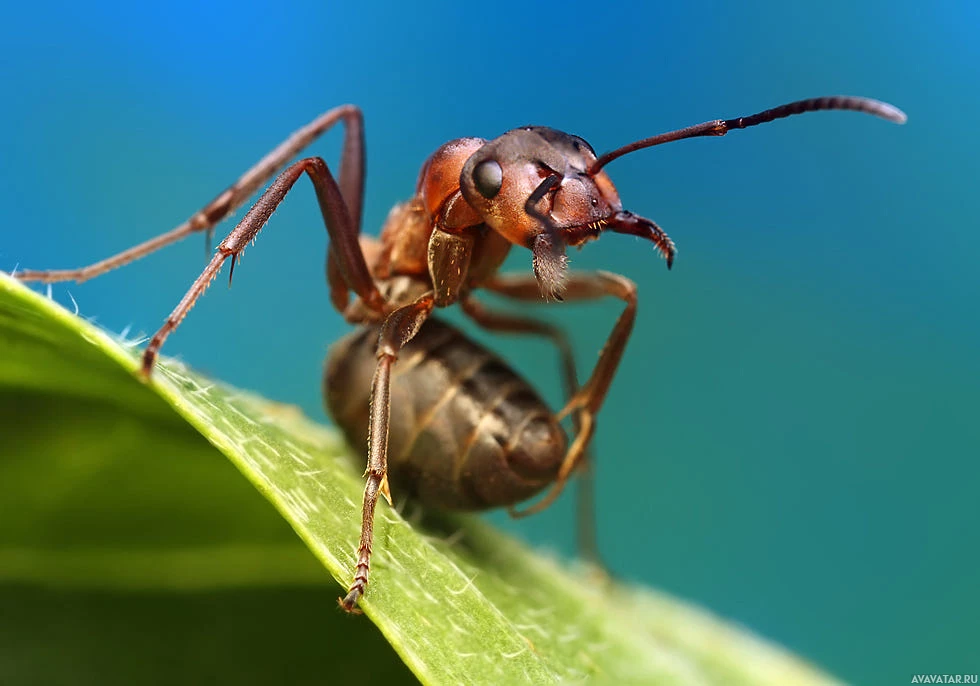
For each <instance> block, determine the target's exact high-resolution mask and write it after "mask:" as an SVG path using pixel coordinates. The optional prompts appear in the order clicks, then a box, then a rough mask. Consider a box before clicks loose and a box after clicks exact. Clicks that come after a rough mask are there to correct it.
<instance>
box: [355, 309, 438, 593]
mask: <svg viewBox="0 0 980 686" xmlns="http://www.w3.org/2000/svg"><path fill="white" fill-rule="evenodd" d="M434 306H435V299H434V297H433V294H432V293H431V292H429V293H426V294H425V295H423V296H422V297H420V298H419V299H418V300H416V301H415V302H413V303H412V304H410V305H405V306H404V307H400V308H398V309H397V310H395V311H394V312H392V313H391V314H390V315H388V317H387V318H386V319H385V322H384V324H383V325H382V326H381V333H380V334H379V336H378V365H377V367H375V370H374V380H373V381H372V383H371V409H370V412H371V416H370V419H369V424H368V460H367V469H366V470H365V471H364V475H365V476H366V477H367V483H366V484H365V485H364V503H363V506H362V510H361V540H360V543H359V544H358V547H357V565H356V567H355V568H354V580H353V581H352V582H351V585H350V588H348V589H347V595H346V596H344V597H343V598H340V599H338V600H339V602H340V606H341V607H342V608H344V610H346V611H347V612H356V611H357V610H356V608H357V600H358V598H360V597H361V596H362V595H364V589H365V588H367V583H368V574H369V572H370V569H371V547H372V545H373V543H374V509H375V506H376V505H377V504H378V493H381V494H382V495H384V497H385V500H387V501H388V504H389V505H390V504H391V494H390V493H389V491H388V420H389V415H390V412H391V368H392V366H393V365H394V364H395V361H396V360H397V359H398V353H399V351H400V350H401V349H402V348H403V347H404V346H405V345H406V344H407V343H408V342H409V341H410V340H412V339H413V338H415V335H416V334H417V333H418V332H419V329H421V328H422V325H423V324H424V323H425V320H426V319H428V318H429V315H430V314H431V313H432V308H433V307H434Z"/></svg>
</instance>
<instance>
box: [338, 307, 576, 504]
mask: <svg viewBox="0 0 980 686" xmlns="http://www.w3.org/2000/svg"><path fill="white" fill-rule="evenodd" d="M377 345H378V327H367V326H366V327H362V328H360V329H358V330H357V331H355V332H353V333H352V334H350V335H348V336H346V337H344V338H343V339H341V340H340V341H338V342H337V343H336V344H335V345H334V346H332V347H331V349H330V353H329V354H328V356H327V362H326V370H325V375H324V398H325V399H326V403H327V407H328V410H329V411H330V414H331V415H332V416H333V418H334V420H335V421H336V422H337V424H338V426H340V428H341V429H342V430H343V432H344V434H345V436H346V437H347V440H348V443H349V444H350V445H352V446H354V447H355V448H357V447H359V446H363V445H366V444H367V438H368V411H369V403H370V397H371V386H372V383H371V380H372V376H373V375H374V372H375V367H376V366H377ZM388 436H389V440H388V482H389V484H390V489H391V493H392V496H393V498H395V499H396V501H400V500H402V499H404V498H406V497H407V498H411V499H414V500H417V501H419V502H420V503H423V504H425V505H428V506H432V507H437V508H441V509H450V510H480V509H487V508H493V507H502V506H508V505H514V504H516V503H519V502H521V501H522V500H525V499H527V498H530V497H531V496H533V495H535V494H536V493H538V492H539V491H541V490H542V489H543V488H544V487H545V486H547V485H548V484H550V483H552V482H553V481H554V480H555V477H556V476H557V474H558V468H559V466H560V465H561V462H562V460H563V458H564V456H565V452H566V447H567V441H568V439H567V437H566V435H565V431H564V429H562V427H561V425H560V424H559V423H558V422H557V421H556V419H555V416H554V413H553V412H552V411H551V409H550V408H549V407H548V406H547V405H546V404H545V402H544V401H543V400H542V399H541V397H540V396H539V395H538V393H537V391H535V390H534V388H533V387H532V386H531V385H530V384H529V383H528V382H527V381H525V380H524V379H523V378H522V377H521V376H520V375H518V374H517V372H515V371H514V370H513V369H512V368H511V367H509V366H508V365H507V364H506V363H505V362H503V361H502V360H501V359H500V358H499V357H497V356H496V355H494V354H493V353H491V352H490V351H488V350H486V349H485V348H483V347H482V346H480V345H478V344H477V343H475V342H473V341H471V340H470V339H469V338H467V337H466V336H465V335H463V333H462V332H460V331H458V330H457V329H455V328H453V327H451V326H449V325H448V324H445V323H443V322H440V321H438V320H435V319H430V320H429V321H427V322H426V323H425V325H424V326H423V327H422V329H421V331H419V333H418V334H417V335H416V336H415V338H414V339H412V340H411V341H410V342H409V343H408V344H407V345H405V347H404V348H402V350H401V352H400V353H399V357H398V362H397V363H396V364H395V365H394V367H393V369H392V377H391V417H390V425H389V434H388ZM358 459H359V460H360V459H361V458H360V451H359V452H358Z"/></svg>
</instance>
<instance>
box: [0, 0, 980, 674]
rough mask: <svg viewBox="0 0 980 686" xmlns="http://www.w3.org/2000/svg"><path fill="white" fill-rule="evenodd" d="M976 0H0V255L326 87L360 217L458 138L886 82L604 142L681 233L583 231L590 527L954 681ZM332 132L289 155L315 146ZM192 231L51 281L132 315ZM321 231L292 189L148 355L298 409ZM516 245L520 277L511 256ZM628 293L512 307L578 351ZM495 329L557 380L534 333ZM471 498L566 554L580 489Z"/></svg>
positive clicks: (221, 165)
mask: <svg viewBox="0 0 980 686" xmlns="http://www.w3.org/2000/svg"><path fill="white" fill-rule="evenodd" d="M978 8H980V6H978V5H977V4H976V3H971V2H960V3H952V2H948V3H942V2H939V3H912V2H908V1H905V0H902V1H899V2H888V3H885V2H866V3H848V2H824V3H820V4H819V5H802V4H797V3H777V2H764V3H755V4H751V3H750V4H737V5H732V4H730V3H713V2H707V3H696V4H690V5H685V6H680V5H677V6H675V5H674V4H671V5H669V6H668V5H662V6H661V5H652V4H651V5H643V6H640V5H637V6H636V7H628V6H624V7H617V6H615V5H613V4H611V3H607V4H605V5H603V6H596V5H594V4H592V3H574V2H570V3H563V4H553V3H552V4H547V5H542V6H540V7H530V6H528V7H519V6H516V5H514V6H509V5H506V4H503V3H492V4H485V3H484V4H474V5H468V6H463V5H460V4H458V3H450V4H445V5H434V4H433V5H427V6H426V8H425V9H420V8H415V7H411V6H407V5H386V4H374V3H357V4H356V5H354V6H349V7H342V8H341V7H336V6H335V4H334V3H306V4H304V5H300V4H294V5H293V6H292V7H291V8H289V9H288V10H286V9H282V8H280V7H278V6H275V5H272V4H269V5H250V4H242V3H235V4H230V3H229V4H227V5H222V4H212V5H210V6H209V7H206V8H205V7H198V6H197V4H194V3H187V4H183V3H171V4H168V5H166V6H163V5H160V6H150V7H136V6H135V3H134V4H132V5H130V4H119V5H113V4H100V5H96V6H83V5H82V4H74V5H60V4H57V3H45V2H35V3H31V4H29V5H17V6H16V7H15V6H13V5H12V4H11V3H8V5H7V6H6V7H5V8H4V19H3V21H2V22H0V90H2V93H3V103H4V104H3V106H2V107H0V151H2V152H0V187H2V190H0V199H2V204H3V208H4V218H3V220H2V222H0V268H2V269H11V268H13V267H14V266H15V265H18V264H19V265H20V266H21V267H29V268H45V267H72V266H78V265H80V264H82V263H88V262H91V261H94V260H95V259H98V258H101V257H103V256H106V255H108V254H110V253H112V252H115V251H117V250H119V249H121V248H124V247H127V246H129V245H131V244H134V243H136V242H138V241H140V240H142V239H144V238H147V237H149V236H152V235H154V234H155V233H158V232H161V231H163V230H166V229H168V228H170V227H171V226H173V225H175V224H177V223H178V222H179V221H181V220H183V219H184V218H186V217H187V216H189V215H190V214H191V213H193V212H194V211H195V210H196V209H198V208H199V207H200V206H201V205H202V204H203V203H204V202H206V201H207V200H209V199H210V198H212V197H213V196H214V195H216V194H217V193H218V192H219V191H220V190H221V189H222V188H224V187H225V186H226V185H227V184H228V183H229V182H231V181H232V180H233V179H234V178H236V177H237V175H239V174H240V173H241V172H243V171H244V170H245V169H247V168H248V166H250V165H251V164H252V163H253V162H254V161H256V160H257V159H258V158H259V157H260V156H261V155H262V154H264V153H265V152H266V151H267V150H268V149H269V148H271V147H272V146H273V145H275V144H276V143H278V142H279V141H280V140H281V139H282V138H284V137H285V136H286V134H288V133H289V132H290V131H291V130H293V129H294V128H296V127H297V126H299V125H300V124H302V123H305V122H306V121H308V120H309V119H311V118H312V117H313V116H314V115H315V114H316V113H318V112H320V111H323V110H325V109H327V108H329V107H332V106H334V105H336V104H340V103H343V102H354V103H357V104H358V105H360V106H361V107H362V108H363V109H364V112H365V117H366V126H367V135H368V190H367V203H366V211H365V230H366V231H367V232H369V233H373V232H375V231H376V230H377V228H378V227H379V226H380V223H381V222H382V221H383V219H384V217H385V215H386V213H387V211H388V209H389V208H390V207H391V205H392V204H394V203H395V202H397V201H399V200H401V199H405V198H407V197H408V196H409V195H410V194H411V192H412V188H413V184H414V181H415V177H416V174H417V171H418V168H419V166H420V165H421V164H422V162H423V161H424V159H425V158H426V156H427V155H428V154H429V153H431V152H432V150H434V149H435V148H436V147H437V146H438V145H439V144H441V143H443V142H445V141H446V140H449V139H451V138H455V137H459V136H467V135H477V136H484V137H493V136H495V135H497V134H499V133H500V132H502V131H504V130H506V129H508V128H512V127H514V126H518V125H522V124H526V123H537V124H545V125H549V126H553V127H556V128H560V129H564V130H567V131H569V132H572V133H576V134H579V135H582V136H583V137H585V138H586V139H587V140H588V141H590V142H591V143H592V144H593V146H594V147H596V148H597V149H598V150H600V151H602V150H607V149H610V148H612V147H616V146H619V145H621V144H623V143H626V142H628V141H631V140H634V139H637V138H642V137H646V136H649V135H652V134H654V133H659V132H661V131H663V130H667V129H672V128H677V127H680V126H685V125H688V124H693V123H696V122H700V121H703V120H706V119H712V118H715V117H734V116H739V115H745V114H749V113H752V112H755V111H758V110H760V109H764V108H766V107H769V106H773V105H776V104H779V103H782V102H786V101H790V100H794V99H798V98H801V97H808V96H814V95H824V94H832V93H838V92H840V93H850V94H858V95H868V96H873V97H878V98H881V99H884V100H888V101H890V102H893V103H895V104H896V105H898V106H900V107H902V108H903V109H904V110H905V111H906V112H907V113H908V114H909V123H908V124H907V125H905V126H904V127H896V126H894V125H891V124H888V123H885V122H882V121H877V120H874V119H872V118H870V117H862V116H858V115H854V114H848V113H825V114H814V115H807V116H804V117H798V118H794V119H792V120H789V121H784V122H778V123H774V124H771V125H767V126H765V127H761V128H757V129H752V130H749V131H744V132H736V133H734V134H732V135H731V136H729V137H726V138H725V139H720V140H696V141H685V142H680V143H676V144H672V145H669V146H665V147H662V148H658V149H657V150H649V151H644V152H639V153H636V154H633V155H630V156H628V157H625V158H623V159H621V160H618V161H617V162H615V163H613V164H612V165H610V167H609V171H610V174H611V175H612V178H613V179H614V181H615V182H616V183H617V185H618V188H619V190H620V194H621V196H622V198H623V200H624V203H625V204H626V206H627V207H628V208H629V209H631V210H633V211H635V212H637V213H639V214H642V215H645V216H648V217H651V218H653V219H655V220H656V221H657V222H658V223H659V224H660V225H661V226H663V227H664V228H665V229H666V230H667V231H668V232H669V233H670V235H671V236H672V238H673V239H674V240H675V241H676V243H677V244H678V247H679V255H678V257H677V261H676V263H675V266H674V269H673V271H672V272H667V270H666V269H665V268H664V265H663V262H662V261H661V260H660V259H659V258H657V257H656V255H655V254H654V252H653V250H652V247H650V246H649V245H647V244H643V243H640V242H637V241H634V239H632V238H628V237H625V236H608V237H605V238H604V239H603V240H602V241H600V242H598V243H596V244H591V245H589V246H587V248H586V249H585V250H583V251H582V252H581V253H574V254H573V255H572V258H573V266H574V267H576V268H581V269H595V268H604V269H613V270H616V271H619V272H621V273H623V274H626V275H628V276H629V277H631V278H632V279H634V280H635V281H636V282H637V283H638V284H639V287H640V295H641V309H640V314H639V321H638V324H637V327H636V331H635V333H634V337H633V339H632V341H631V344H630V347H629V349H628V351H627V353H626V356H625V358H624V360H623V367H622V369H621V371H620V374H619V377H618V379H617V381H616V383H615V384H614V385H613V388H612V392H611V394H610V396H609V399H608V402H607V403H606V406H605V408H604V409H603V412H602V415H601V417H600V430H599V436H598V440H597V452H598V455H599V460H598V467H597V469H598V476H597V478H598V488H599V493H598V506H599V521H598V526H599V532H600V535H601V539H602V540H601V545H602V552H603V555H604V557H605V558H606V559H607V560H608V562H609V564H610V566H611V567H612V568H613V570H614V571H616V572H617V573H618V574H620V575H621V576H623V577H626V578H629V579H635V580H639V581H642V582H645V583H648V584H651V585H654V586H657V587H660V588H663V589H666V590H668V591H670V592H672V593H675V594H677V595H680V596H683V597H687V598H691V599H694V600H696V601H697V602H699V603H701V604H703V605H705V606H707V607H709V608H711V609H712V610H714V611H716V612H718V613H719V614H721V615H723V616H726V617H730V618H733V619H735V620H737V621H739V622H742V623H744V624H745V625H747V626H749V627H751V628H752V629H753V630H756V631H758V632H759V633H761V634H763V635H765V636H768V637H770V638H773V639H775V640H777V641H779V642H781V643H783V644H785V645H787V646H788V647H790V648H791V649H793V650H795V651H797V652H799V653H801V654H803V655H804V656H806V657H808V658H810V659H812V660H813V661H815V662H817V663H819V664H821V665H823V666H824V667H826V668H827V669H829V670H831V671H832V672H834V673H836V674H838V675H839V676H841V677H842V678H844V679H846V680H849V681H855V682H860V683H904V682H905V680H907V679H909V678H910V675H911V674H912V673H919V672H940V673H976V672H977V671H978V670H980V651H978V649H977V645H978V639H980V584H978V582H977V579H978V564H980V552H978V551H980V534H978V524H980V505H978V497H977V495H978V493H977V488H978V484H980V461H978V459H977V458H978V457H980V420H978V408H980V390H978V379H980V376H978V374H980V360H978V355H977V352H978V350H980V319H978V314H977V312H978V307H977V303H978V301H980V300H978V298H980V285H978V284H980V280H978V278H977V273H976V268H975V264H974V263H975V260H976V256H977V254H978V252H980V237H978V233H977V231H976V226H977V216H978V214H980V200H978V197H980V194H978V193H977V191H976V188H975V186H976V183H977V178H978V174H977V172H978V162H977V154H978V152H980V146H978V142H980V134H978V130H977V126H976V123H975V122H976V120H977V118H978V116H980V90H978V88H977V83H978V77H980V42H978V41H977V39H976V36H977V31H978V28H980V9H978ZM338 143H339V137H338V136H337V135H336V134H335V135H332V136H329V137H328V138H327V139H326V140H324V141H323V142H322V143H319V144H317V145H316V146H315V147H314V148H313V151H314V152H316V153H317V154H322V155H324V156H325V157H326V158H327V159H328V161H330V160H334V159H336V153H337V148H338ZM223 228H224V229H225V230H227V229H228V228H230V225H227V226H224V227H223ZM220 232H221V229H219V234H220ZM202 242H203V241H202V240H201V239H199V238H197V237H195V238H192V239H190V240H188V241H186V242H185V243H184V244H181V245H179V246H175V247H173V248H171V249H169V250H167V251H165V252H163V253H161V254H158V255H155V256H153V257H150V258H147V259H145V260H143V261H142V262H140V263H138V264H136V265H132V266H130V267H128V268H126V269H124V270H120V271H118V272H116V273H114V274H111V275H108V276H105V277H102V278H100V279H97V280H95V281H93V282H89V283H86V284H83V285H75V284H68V285H57V286H55V288H54V291H53V292H54V296H55V297H56V298H57V299H58V300H59V301H61V302H65V303H70V302H71V299H70V297H69V294H70V296H71V297H73V298H74V299H75V301H77V303H78V305H79V307H80V310H81V313H82V314H84V315H86V316H89V317H92V318H95V319H96V320H97V321H98V322H99V323H101V324H102V325H104V326H105V327H107V328H109V329H111V330H114V331H117V332H119V331H122V330H123V329H124V328H126V327H129V330H130V331H131V332H133V334H135V333H136V332H148V333H152V332H153V331H155V330H156V328H157V327H158V326H159V325H160V323H161V322H162V320H163V319H164V317H166V315H167V314H168V313H169V311H170V310H171V308H172V307H173V305H174V304H176V302H177V300H178V299H179V298H180V296H181V295H182V294H183V292H184V290H185V289H186V287H187V286H188V285H189V284H190V282H191V281H192V280H193V278H194V277H195V276H196V275H197V273H198V272H199V269H200V267H201V266H203V259H204V254H203V247H202ZM324 247H325V238H324V232H323V228H322V224H321V220H320V218H319V215H318V212H317V210H316V205H315V201H314V198H313V194H312V193H311V192H310V189H309V188H308V187H307V185H306V184H303V185H302V186H301V187H300V188H299V190H297V191H296V192H295V193H294V194H293V195H290V197H289V199H288V200H287V202H286V203H285V204H284V205H283V207H282V208H281V209H280V210H279V211H278V212H277V214H276V215H275V217H274V218H273V220H272V222H271V224H270V226H269V227H268V228H267V229H266V230H265V231H264V232H263V233H262V234H261V236H260V237H259V241H258V244H257V245H256V247H254V248H251V249H250V250H249V252H248V254H247V255H246V258H245V260H244V262H243V263H242V264H241V265H240V267H239V268H238V269H236V277H235V286H234V288H233V289H232V290H231V291H229V290H228V289H226V288H224V286H223V284H220V283H219V284H217V285H216V287H215V288H213V289H212V290H211V291H210V292H209V293H208V294H207V297H205V298H204V299H203V300H202V301H201V303H200V304H199V305H198V307H197V308H196V309H195V310H194V311H193V313H192V314H191V316H190V317H189V318H188V320H187V322H186V323H185V325H184V326H183V327H182V328H181V329H180V330H179V331H178V332H177V333H176V334H175V335H174V336H173V337H172V338H171V339H170V340H169V341H168V343H167V345H166V347H165V352H166V353H167V354H170V355H178V356H180V357H182V358H183V359H185V360H186V361H188V362H189V363H191V364H193V365H194V366H196V367H198V368H200V369H202V370H205V371H207V372H209V373H211V374H213V375H215V376H218V377H220V378H223V379H226V380H228V381H230V382H232V383H235V384H237V385H239V386H243V387H246V388H252V389H256V390H259V391H261V392H262V393H264V394H265V395H267V396H270V397H272V398H275V399H279V400H283V401H287V402H292V403H296V404H298V405H301V406H302V407H303V408H304V409H305V410H306V411H307V412H308V413H309V414H311V415H312V416H314V417H322V410H321V409H320V400H319V383H320V382H319V375H320V365H321V361H322V358H323V355H324V352H325V349H326V346H327V345H328V344H329V342H330V341H331V340H334V339H336V338H337V337H339V336H340V335H341V334H342V332H344V331H345V330H347V327H346V325H345V324H344V323H343V321H342V320H341V319H340V318H339V316H338V315H337V314H335V313H334V312H333V311H332V310H331V309H330V305H329V301H328V299H327V293H326V289H325V287H324V281H323V274H322V264H323V259H322V255H323V251H324ZM508 266H509V267H510V268H512V269H515V270H523V271H526V270H529V268H530V259H529V255H528V254H527V253H525V252H523V251H520V252H518V251H515V253H514V255H513V257H512V260H511V262H510V263H509V265H508ZM618 310H619V306H618V305H616V304H615V303H603V304H601V305H590V306H588V307H571V306H563V307H559V306H542V307H538V308H535V309H534V312H535V313H536V314H539V315H540V316H541V317H546V318H548V319H549V320H552V321H555V322H560V323H562V324H563V325H564V326H566V327H567V328H568V329H569V330H570V331H571V332H572V334H573V336H574V339H575V343H576V351H577V353H578V354H579V358H580V360H581V362H582V364H583V365H588V364H590V363H591V362H592V361H593V360H594V359H595V355H596V352H597V351H598V349H599V348H600V347H601V345H602V342H603V339H604V336H605V334H606V332H607V331H608V329H609V328H610V327H611V325H612V322H613V320H614V318H615V316H616V314H617V313H618ZM484 340H491V339H489V338H485V337H484ZM494 345H495V346H496V347H497V348H498V349H499V350H501V351H502V352H503V353H505V354H506V355H507V357H508V358H509V359H510V360H512V361H513V362H514V363H515V365H516V366H518V367H519V368H521V369H522V370H524V371H525V372H526V373H527V374H528V375H529V376H531V377H532V378H534V379H535V380H536V381H537V382H538V383H540V384H541V385H542V386H543V387H544V388H546V389H547V390H548V393H549V394H550V397H551V398H552V399H553V401H554V402H555V403H556V404H557V403H558V397H557V393H556V390H557V375H556V370H555V369H553V368H555V367H556V366H557V365H555V364H554V363H553V354H552V352H551V351H550V350H549V349H548V347H547V346H546V345H544V344H540V343H538V342H527V341H521V342H515V341H512V340H505V341H501V342H499V343H494ZM492 517H493V519H494V520H495V521H497V522H499V523H500V524H501V525H502V526H504V527H506V528H508V529H511V530H515V531H518V532H520V534H521V535H523V536H525V537H526V538H528V539H529V540H531V541H533V542H534V543H536V544H540V545H542V546H545V547H548V548H551V549H556V550H559V551H561V552H563V553H567V554H571V553H572V552H573V550H574V532H573V527H572V522H573V518H572V498H570V497H565V498H563V499H562V501H561V502H560V503H558V504H557V505H556V506H554V507H553V508H551V509H550V510H549V511H547V512H545V513H543V514H541V515H539V516H537V517H534V518H531V519H528V520H524V521H522V522H520V523H514V522H510V521H509V520H507V518H506V516H503V515H500V514H499V513H498V514H494V515H492Z"/></svg>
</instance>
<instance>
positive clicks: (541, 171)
mask: <svg viewBox="0 0 980 686" xmlns="http://www.w3.org/2000/svg"><path fill="white" fill-rule="evenodd" d="M596 161H597V157H596V154H595V151H594V150H593V149H592V146H590V145H589V144H588V143H586V142H585V141H584V140H583V139H581V138H579V137H578V136H572V135H570V134H567V133H562V132H561V131H556V130H555V129H549V128H547V127H543V126H526V127H524V128H520V129H514V130H512V131H508V132H507V133H505V134H503V135H502V136H500V137H499V138H496V139H494V140H492V141H490V142H488V143H486V144H485V145H483V146H482V147H480V148H479V149H478V150H477V151H476V152H474V153H473V154H472V155H471V156H470V158H469V159H468V160H467V161H466V164H465V165H463V168H462V171H461V173H460V177H459V184H460V190H461V191H462V193H463V197H464V198H465V199H466V202H467V203H468V204H469V205H470V206H471V207H473V208H474V209H475V210H476V212H477V214H479V215H480V216H481V217H482V219H483V221H484V222H485V223H486V224H487V225H488V226H489V227H490V228H491V229H493V230H494V231H496V232H497V233H499V234H501V235H502V236H504V237H505V238H507V240H509V241H510V242H511V243H514V244H516V245H523V246H524V247H526V248H529V249H530V250H531V251H532V253H533V254H534V274H535V276H536V277H537V279H538V283H539V285H540V286H541V292H542V293H543V294H544V295H545V296H548V297H560V293H561V288H562V281H563V278H564V274H565V266H566V263H567V258H566V257H565V247H566V246H569V245H571V246H579V245H582V244H584V243H586V242H587V241H590V240H593V239H595V238H598V237H599V234H600V233H601V232H602V231H604V230H612V231H616V232H619V233H629V234H633V235H636V236H642V237H644V238H648V239H650V240H651V241H653V243H654V244H655V245H656V246H657V248H658V249H659V250H660V251H661V253H662V254H663V255H664V257H666V258H667V265H668V267H669V266H670V264H671V262H672V261H673V259H674V252H675V251H674V244H673V242H671V240H670V238H668V237H667V234H665V233H664V232H663V231H662V230H661V229H660V227H658V226H657V225H656V224H654V223H653V222H652V221H650V220H648V219H643V218H642V217H638V216H636V215H634V214H632V213H630V212H626V211H624V210H623V203H622V202H621V201H620V199H619V194H618V193H617V192H616V187H615V186H613V183H612V181H611V180H610V179H609V176H608V175H607V174H606V172H604V171H602V170H601V169H595V170H592V167H593V165H594V164H595V163H596Z"/></svg>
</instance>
